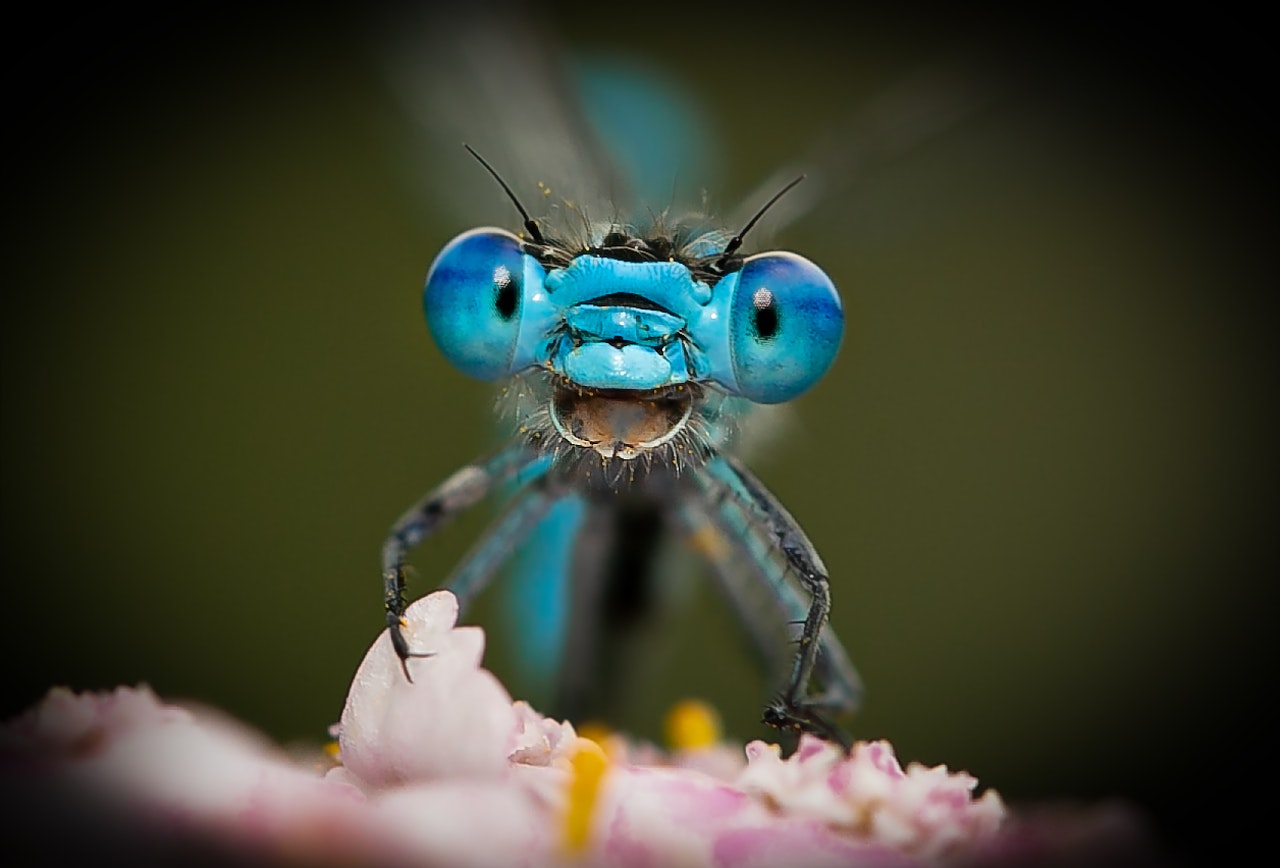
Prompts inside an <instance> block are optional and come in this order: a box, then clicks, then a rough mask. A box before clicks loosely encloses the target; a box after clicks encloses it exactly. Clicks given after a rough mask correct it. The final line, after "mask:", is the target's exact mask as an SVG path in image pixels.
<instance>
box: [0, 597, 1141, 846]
mask: <svg viewBox="0 0 1280 868" xmlns="http://www.w3.org/2000/svg"><path fill="white" fill-rule="evenodd" d="M457 613H458V608H457V602H456V600H455V599H454V597H453V596H452V595H451V594H449V593H447V592H437V593H435V594H431V595H430V596H428V597H426V598H424V599H423V600H420V601H418V602H417V603H415V604H414V605H412V606H410V607H409V610H408V612H406V627H405V631H406V636H407V638H408V639H409V643H410V646H411V647H412V648H413V649H414V650H415V651H417V652H423V653H429V656H425V657H417V658H414V659H412V660H410V662H409V668H410V672H411V674H412V676H413V680H412V681H409V680H408V679H406V678H405V677H404V672H403V670H402V669H401V664H400V661H399V660H398V659H397V658H396V656H395V654H394V652H393V651H392V649H391V645H390V642H389V640H388V637H387V636H386V635H385V634H384V635H382V636H380V637H379V638H378V639H377V641H375V642H374V644H373V646H372V647H371V648H370V649H369V651H368V653H367V654H366V655H365V658H364V660H363V662H362V663H361V664H360V667H359V669H358V670H357V673H356V676H355V679H354V680H353V682H352V685H351V689H350V692H349V694H348V696H347V701H346V705H345V707H344V708H343V711H342V716H341V722H340V723H339V724H338V725H337V726H336V727H335V728H334V729H335V732H336V735H337V739H338V751H337V756H338V760H339V764H335V763H333V762H329V763H328V764H327V765H326V764H324V763H321V762H318V761H317V762H311V763H304V762H300V761H299V760H297V759H296V758H289V757H286V756H284V755H283V754H281V753H280V752H278V751H277V750H275V749H274V748H272V747H271V746H270V745H268V744H267V743H266V742H265V741H264V740H263V739H261V738H260V737H258V736H256V735H254V734H253V733H252V732H250V731H248V730H247V729H246V728H244V727H242V726H239V725H233V724H231V723H229V722H228V721H225V720H220V719H217V718H215V717H212V716H210V715H207V714H197V713H193V712H191V711H188V710H184V709H181V708H177V707H174V706H169V705H165V704H163V703H161V702H160V701H159V700H158V699H157V698H156V697H155V696H154V695H153V694H152V693H151V692H150V691H149V690H147V689H146V688H140V689H137V690H132V689H128V688H120V689H118V690H116V691H114V692H113V693H109V694H80V695H75V694H72V693H71V692H69V691H66V690H62V689H55V690H52V691H50V693H49V695H48V696H47V697H46V698H45V699H44V701H43V702H42V703H40V704H39V705H38V706H36V707H35V708H34V709H32V710H30V711H28V712H27V713H26V714H25V715H23V716H21V717H19V718H17V719H15V720H13V721H11V722H9V723H8V724H7V725H5V726H4V727H3V728H0V761H2V763H0V769H2V770H4V771H5V773H6V775H7V782H8V783H10V784H11V785H16V786H17V787H18V788H22V787H27V788H28V789H29V790H30V791H33V792H34V791H36V790H42V791H44V792H48V791H49V785H50V782H54V783H56V784H57V785H59V786H61V787H62V788H63V789H62V793H63V795H69V794H71V793H76V794H87V795H86V801H84V802H83V809H84V810H83V813H81V814H78V815H77V816H78V817H79V818H80V819H81V820H82V821H84V822H88V819H89V818H91V817H96V816H98V815H99V813H100V812H101V811H103V810H106V811H108V812H110V813H111V816H113V817H116V818H118V819H119V820H120V821H121V822H122V823H123V824H124V825H125V826H127V827H128V828H129V829H131V830H133V832H134V833H136V834H134V835H133V837H129V838H127V839H126V838H121V839H119V840H117V841H115V844H116V845H117V846H118V847H119V848H120V849H121V851H122V853H123V854H132V852H133V851H132V849H131V848H138V847H143V846H144V845H147V842H154V841H156V840H166V839H165V836H166V835H168V836H174V835H176V836H177V839H178V841H179V842H182V843H186V844H189V843H190V842H192V841H195V842H198V843H201V844H209V843H213V844H215V845H216V846H217V849H216V850H215V852H216V853H217V854H220V855H226V856H228V857H229V858H232V859H233V860H238V859H241V858H244V857H245V856H246V855H251V856H252V857H254V858H256V859H259V860H262V859H266V860H272V859H278V860H282V861H290V860H301V861H305V862H345V863H353V862H354V863H360V864H374V865H398V864H428V865H450V866H454V865H456V866H476V868H483V866H489V865H516V866H530V868H538V866H562V865H563V866H568V865H574V866H580V865H592V866H637V868H639V866H665V865H689V866H715V868H730V866H735V868H736V866H760V868H764V866H772V865H791V866H797V868H806V866H837V865H838V866H856V865H875V866H914V865H937V864H961V863H963V864H973V863H975V862H978V861H981V860H986V859H996V860H1001V864H1014V863H1015V861H1017V863H1018V864H1024V863H1025V862H1027V861H1034V859H1035V858H1036V856H1037V854H1039V855H1043V854H1044V853H1046V852H1048V851H1049V850H1050V849H1051V848H1061V847H1062V846H1067V845H1070V846H1073V847H1077V848H1079V847H1080V846H1081V841H1084V842H1085V844H1088V843H1090V842H1091V841H1093V840H1094V838H1091V837H1090V835H1091V831H1092V829H1093V825H1091V823H1092V819H1091V815H1086V816H1085V817H1084V818H1083V819H1081V818H1079V817H1075V818H1072V819H1071V820H1070V822H1065V823H1064V822H1062V821H1060V820H1055V821H1054V823H1052V824H1050V825H1049V831H1048V832H1045V831H1043V830H1039V827H1038V826H1037V825H1036V824H1034V823H1032V824H1027V823H1024V822H1019V821H1014V822H1012V823H1011V822H1009V821H1008V819H1007V814H1008V812H1007V810H1006V808H1005V806H1004V804H1003V803H1002V802H1001V800H1000V797H999V796H998V795H997V794H996V793H995V792H994V791H992V790H988V791H987V792H986V793H984V794H983V795H982V796H980V797H978V798H975V797H974V791H975V789H976V786H977V781H976V780H975V779H974V778H973V777H971V776H969V775H968V774H965V773H953V772H950V771H948V770H947V769H946V767H945V766H938V767H936V768H925V767H924V766H921V765H918V764H915V763H912V764H908V765H907V767H906V769H905V770H904V769H903V768H902V767H901V765H900V764H899V763H898V760H897V759H896V758H895V756H894V754H893V750H892V748H891V747H890V746H889V744H888V743H887V742H883V741H879V742H870V743H859V744H857V745H856V746H855V747H854V749H853V751H852V752H851V753H850V754H849V755H844V754H843V753H842V752H841V751H840V750H838V749H837V748H835V747H833V746H832V745H829V744H827V743H825V742H822V741H820V740H818V739H816V738H813V737H804V738H802V739H801V742H800V745H799V749H798V750H797V751H796V753H795V754H794V755H793V756H791V757H788V758H783V757H782V756H781V753H780V751H779V750H778V748H777V747H776V746H774V745H768V744H766V743H764V742H760V741H756V742H752V743H751V744H749V745H747V746H746V749H745V761H744V751H743V749H742V748H741V747H734V746H730V745H727V744H725V743H722V742H719V741H718V736H717V732H718V729H717V727H716V725H715V723H714V720H713V718H712V717H711V716H710V715H708V714H706V713H705V712H703V711H700V710H699V709H700V707H698V706H693V707H691V710H690V709H689V708H687V709H685V716H684V717H683V718H681V720H682V721H683V723H682V724H681V726H680V727H677V730H678V731H679V732H681V733H684V734H683V735H677V736H676V741H677V742H679V743H680V744H681V745H682V746H681V747H679V748H677V749H676V750H674V751H673V752H670V753H668V752H664V751H662V750H659V749H658V748H656V747H654V746H652V745H648V744H643V743H634V742H631V741H629V740H627V739H626V738H625V737H623V736H620V735H610V736H607V737H606V736H601V737H600V738H599V740H598V741H593V740H590V739H584V738H582V737H581V736H580V735H579V734H578V733H577V732H576V731H575V729H574V727H573V726H572V725H571V724H569V723H567V722H558V721H555V720H551V719H549V718H546V717H543V716H542V715H540V714H538V713H537V712H536V711H534V710H533V709H532V708H530V707H529V706H528V705H527V704H526V703H523V702H513V701H512V699H511V697H510V696H509V695H508V694H507V692H506V690H505V689H504V688H503V687H502V685H501V684H500V683H499V682H498V681H497V679H495V678H494V676H493V675H492V674H491V673H489V672H488V671H487V670H485V669H483V668H481V665H480V663H481V657H482V655H483V651H484V634H483V633H482V632H481V631H480V630H479V628H475V627H456V626H455V621H456V618H457ZM317 759H319V758H317ZM1107 822H1108V824H1109V825H1108V826H1107V829H1108V831H1109V832H1110V831H1114V830H1115V829H1116V828H1118V826H1117V825H1116V823H1115V822H1114V815H1108V818H1107ZM73 825H74V824H73ZM1123 826H1125V823H1124V822H1123V821H1122V822H1120V824H1119V827H1123ZM1063 829H1065V830H1067V832H1065V833H1064V832H1062V831H1061V830H1063ZM1081 834H1083V837H1081ZM1095 838H1096V836H1095ZM152 849H154V848H152ZM184 852H185V851H184ZM95 855H99V856H100V855H101V854H100V853H96V854H95Z"/></svg>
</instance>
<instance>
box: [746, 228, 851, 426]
mask: <svg viewBox="0 0 1280 868" xmlns="http://www.w3.org/2000/svg"><path fill="white" fill-rule="evenodd" d="M843 332H844V313H843V311H841V309H840V295H839V294H838V293H837V292H836V288H835V285H834V284H832V282H831V278H829V277H827V275H826V274H825V273H823V271H822V269H820V268H818V266H816V265H814V264H813V263H812V262H810V261H809V260H807V259H805V258H804V257H803V256H797V255H796V254H794V253H761V254H759V255H757V256H752V257H749V258H748V259H747V260H746V262H745V263H743V266H742V270H741V271H740V272H739V273H738V285H737V288H736V290H735V291H734V295H733V301H732V304H731V307H730V313H729V334H730V341H731V348H732V359H733V374H734V378H735V379H736V380H737V390H738V392H739V393H740V394H741V395H742V396H743V397H744V398H748V399H750V400H752V401H755V402H756V403H758V404H777V403H779V402H781V401H789V400H791V399H792V398H794V397H796V396H797V395H799V394H801V393H802V392H804V391H805V390H806V389H808V388H809V387H810V386H812V385H813V384H814V383H816V382H817V381H818V379H819V378H820V377H821V376H822V375H823V374H825V373H826V372H827V369H828V368H830V367H831V363H832V362H833V361H835V357H836V350H838V349H839V348H840V336H841V334H842V333H843Z"/></svg>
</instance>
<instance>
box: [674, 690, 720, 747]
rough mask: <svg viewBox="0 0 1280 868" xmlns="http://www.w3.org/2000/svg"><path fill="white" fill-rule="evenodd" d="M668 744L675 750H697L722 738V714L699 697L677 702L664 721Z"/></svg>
mask: <svg viewBox="0 0 1280 868" xmlns="http://www.w3.org/2000/svg"><path fill="white" fill-rule="evenodd" d="M662 729H663V732H664V734H665V735H666V739H667V745H668V746H669V747H670V748H672V749H673V750H697V749H699V748H706V747H711V746H712V745H713V744H715V743H716V742H718V741H719V740H720V716H719V715H718V714H716V712H715V709H714V708H712V707H711V706H710V705H707V704H706V703H705V702H701V701H699V700H697V699H686V700H683V701H681V702H677V703H676V704H675V705H674V706H672V707H671V710H670V711H668V712H667V716H666V719H665V720H663V722H662Z"/></svg>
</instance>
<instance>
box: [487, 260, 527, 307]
mask: <svg viewBox="0 0 1280 868" xmlns="http://www.w3.org/2000/svg"><path fill="white" fill-rule="evenodd" d="M493 292H494V296H493V309H494V310H495V311H497V312H498V316H500V317H501V318H502V319H504V320H509V319H512V318H513V317H515V315H516V314H517V313H518V312H519V311H520V281H519V280H517V279H516V277H515V275H513V274H512V273H511V271H510V269H508V268H507V266H505V265H499V266H498V267H497V268H495V269H494V270H493Z"/></svg>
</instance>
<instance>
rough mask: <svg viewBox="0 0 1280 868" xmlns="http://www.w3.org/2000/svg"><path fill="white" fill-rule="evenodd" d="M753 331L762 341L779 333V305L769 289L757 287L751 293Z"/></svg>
mask: <svg viewBox="0 0 1280 868" xmlns="http://www.w3.org/2000/svg"><path fill="white" fill-rule="evenodd" d="M751 331H752V332H754V333H755V336H756V337H757V338H759V339H760V340H762V341H767V340H769V339H771V338H772V337H773V336H774V335H776V334H777V333H778V305H777V304H775V303H774V300H773V293H772V292H770V291H769V290H767V289H763V288H762V289H757V290H756V291H755V292H754V293H753V294H752V295H751Z"/></svg>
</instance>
